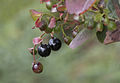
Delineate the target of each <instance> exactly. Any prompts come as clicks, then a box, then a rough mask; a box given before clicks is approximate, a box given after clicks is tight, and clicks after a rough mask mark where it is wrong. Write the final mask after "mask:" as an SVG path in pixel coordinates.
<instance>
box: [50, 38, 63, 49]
mask: <svg viewBox="0 0 120 83" xmlns="http://www.w3.org/2000/svg"><path fill="white" fill-rule="evenodd" d="M48 44H49V45H50V47H51V49H52V50H54V51H57V50H59V49H60V48H61V45H62V43H61V41H60V40H59V39H58V38H51V39H50V40H49V43H48Z"/></svg>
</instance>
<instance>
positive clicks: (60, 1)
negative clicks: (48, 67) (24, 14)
mask: <svg viewBox="0 0 120 83" xmlns="http://www.w3.org/2000/svg"><path fill="white" fill-rule="evenodd" d="M65 1H66V2H65ZM76 1H78V2H80V1H79V0H76ZM40 2H41V3H45V4H46V8H47V9H48V10H50V12H48V13H44V12H38V11H36V10H34V9H31V10H30V13H31V16H32V18H33V20H34V21H35V26H34V27H33V28H32V29H38V30H40V31H41V32H43V34H41V35H40V37H36V38H34V39H33V44H34V47H33V48H30V49H29V51H30V53H31V54H32V55H33V58H34V62H33V67H32V69H33V71H34V72H35V73H41V72H42V71H43V65H42V64H41V63H40V62H36V59H35V55H36V54H37V53H38V54H39V55H40V56H41V57H47V56H49V55H50V53H51V50H53V51H57V50H59V49H60V47H61V44H62V43H61V41H60V40H59V39H58V38H56V37H54V36H53V35H54V33H58V32H62V34H63V39H64V42H65V43H66V44H67V45H69V44H70V43H71V41H72V40H73V39H74V38H75V37H76V35H77V34H78V33H79V32H80V31H81V30H82V29H84V28H87V29H89V30H94V29H95V30H96V33H97V37H98V40H100V41H102V43H103V42H104V39H105V37H103V35H105V34H106V33H104V32H107V31H113V30H116V23H115V21H116V20H115V19H114V18H111V17H110V16H109V13H110V11H109V10H108V9H107V8H106V4H105V1H104V0H91V3H90V6H91V7H88V6H86V8H87V9H86V8H84V9H82V10H84V11H82V12H81V13H79V14H78V11H77V12H75V11H74V10H73V8H71V7H70V8H71V9H70V8H69V5H68V4H72V3H71V2H73V4H74V0H40ZM95 2H96V3H95ZM82 5H83V4H82ZM71 6H72V5H71ZM73 7H74V5H73ZM75 7H77V6H75ZM78 7H79V6H78ZM68 9H69V10H68ZM76 9H78V10H79V8H76ZM86 11H87V12H86ZM71 12H72V13H71ZM70 33H72V34H70ZM103 33H104V34H103ZM45 34H50V35H51V39H50V40H49V42H48V44H43V43H42V42H43V40H44V39H45V38H43V36H44V35H45ZM101 35H102V39H101ZM36 48H37V49H36Z"/></svg>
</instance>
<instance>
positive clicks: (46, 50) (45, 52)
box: [38, 44, 51, 57]
mask: <svg viewBox="0 0 120 83" xmlns="http://www.w3.org/2000/svg"><path fill="white" fill-rule="evenodd" d="M50 53H51V48H50V46H49V45H47V44H41V45H40V46H39V47H38V54H39V55H40V56H42V57H47V56H49V55H50Z"/></svg>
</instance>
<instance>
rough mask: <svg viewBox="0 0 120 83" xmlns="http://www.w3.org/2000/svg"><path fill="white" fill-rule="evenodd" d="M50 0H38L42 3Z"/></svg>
mask: <svg viewBox="0 0 120 83" xmlns="http://www.w3.org/2000/svg"><path fill="white" fill-rule="evenodd" d="M48 1H50V0H40V3H43V2H48Z"/></svg>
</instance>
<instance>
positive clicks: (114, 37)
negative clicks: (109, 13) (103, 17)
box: [104, 22, 120, 44]
mask: <svg viewBox="0 0 120 83" xmlns="http://www.w3.org/2000/svg"><path fill="white" fill-rule="evenodd" d="M119 41H120V22H117V29H116V30H114V31H107V32H106V38H105V40H104V44H110V43H114V42H119Z"/></svg>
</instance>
